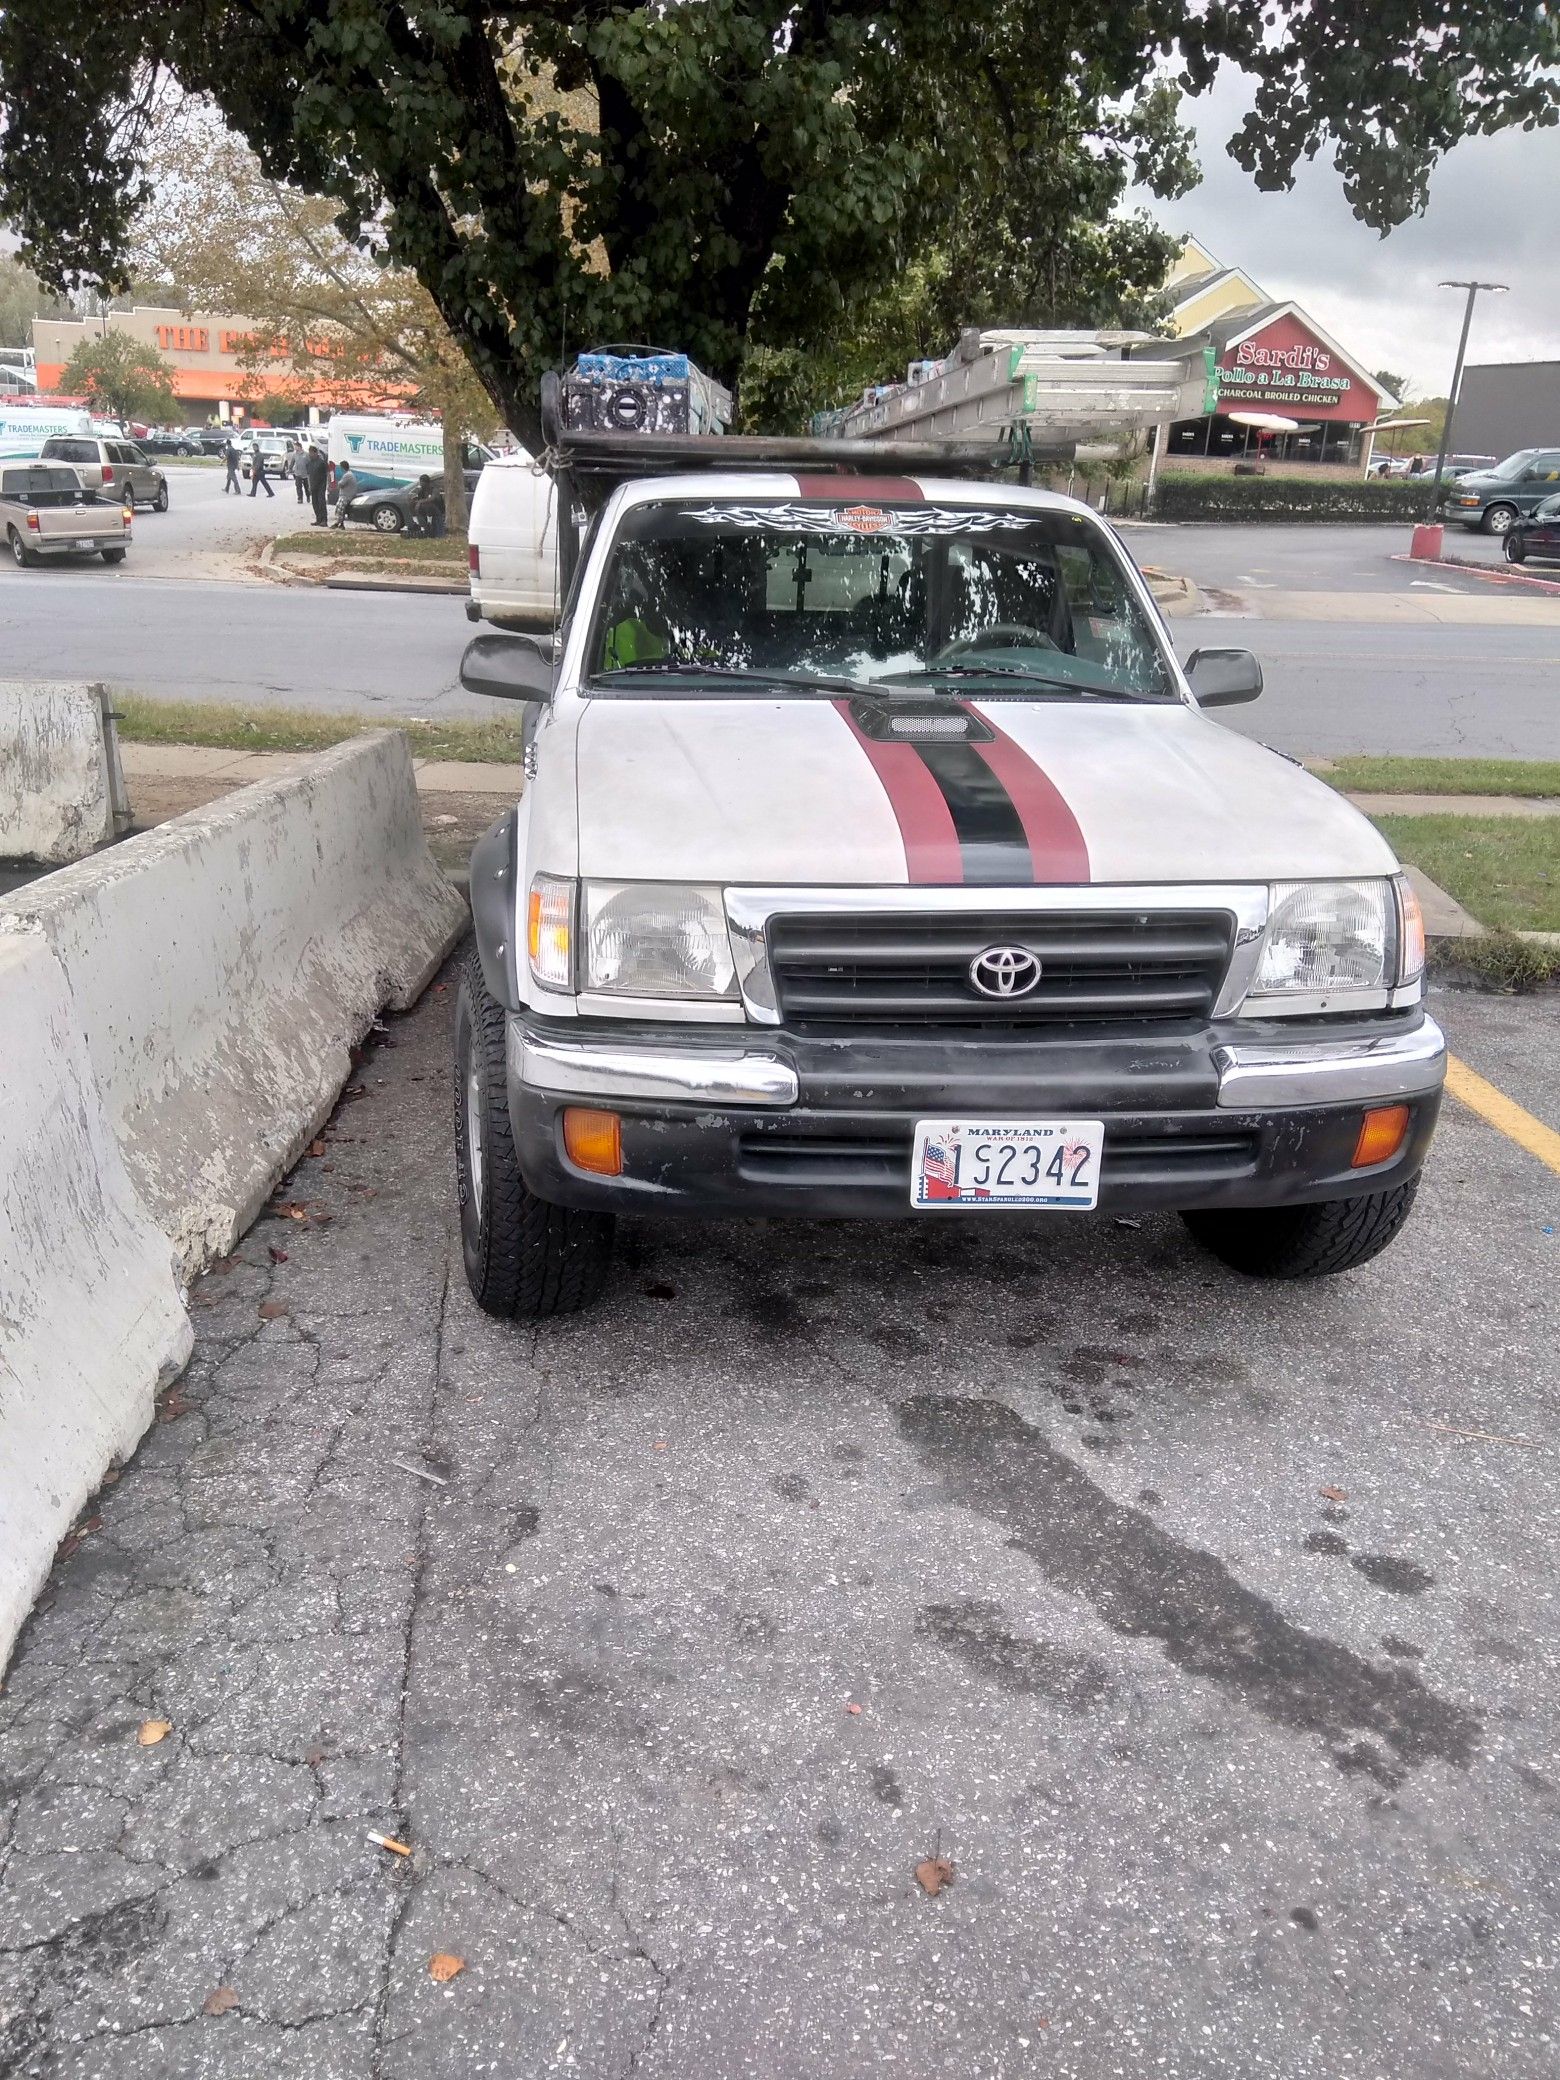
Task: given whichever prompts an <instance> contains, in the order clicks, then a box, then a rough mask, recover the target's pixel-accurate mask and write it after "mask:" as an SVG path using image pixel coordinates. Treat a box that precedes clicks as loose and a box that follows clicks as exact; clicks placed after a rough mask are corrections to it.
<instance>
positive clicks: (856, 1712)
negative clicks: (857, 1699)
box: [845, 1704, 861, 1719]
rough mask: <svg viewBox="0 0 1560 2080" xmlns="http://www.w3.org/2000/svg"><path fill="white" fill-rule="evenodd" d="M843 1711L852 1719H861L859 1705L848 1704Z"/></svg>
mask: <svg viewBox="0 0 1560 2080" xmlns="http://www.w3.org/2000/svg"><path fill="white" fill-rule="evenodd" d="M845 1709H846V1711H847V1712H849V1713H850V1715H851V1717H852V1718H853V1719H859V1718H860V1717H861V1706H860V1705H859V1704H848V1705H846V1707H845Z"/></svg>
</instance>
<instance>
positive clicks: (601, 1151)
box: [563, 1105, 623, 1177]
mask: <svg viewBox="0 0 1560 2080" xmlns="http://www.w3.org/2000/svg"><path fill="white" fill-rule="evenodd" d="M563 1146H564V1149H565V1151H566V1153H567V1155H568V1158H569V1161H570V1162H571V1163H572V1164H573V1165H574V1167H575V1169H576V1170H589V1171H591V1172H592V1173H593V1174H594V1175H595V1176H597V1177H621V1176H622V1174H623V1123H622V1121H621V1120H620V1119H619V1118H618V1116H617V1114H616V1113H615V1112H592V1111H591V1110H590V1109H589V1108H588V1107H587V1106H584V1105H570V1106H568V1107H566V1108H565V1111H564V1115H563Z"/></svg>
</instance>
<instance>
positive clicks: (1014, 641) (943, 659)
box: [932, 621, 1060, 664]
mask: <svg viewBox="0 0 1560 2080" xmlns="http://www.w3.org/2000/svg"><path fill="white" fill-rule="evenodd" d="M1004 647H1005V648H1008V649H1013V650H1017V649H1025V650H1055V649H1058V648H1059V647H1060V645H1059V644H1058V643H1057V642H1056V640H1055V638H1054V637H1053V636H1048V635H1047V634H1046V632H1045V630H1044V629H1043V628H1031V627H1030V626H1029V624H1028V622H1027V621H993V623H992V624H991V626H990V628H983V629H980V630H978V631H977V632H976V634H974V635H971V636H955V637H954V639H953V641H952V642H951V643H944V644H943V646H942V648H941V649H940V650H939V651H938V653H937V655H936V656H935V657H934V658H933V659H932V663H933V664H946V663H947V662H948V661H949V659H950V658H954V657H963V656H965V655H966V654H967V653H968V652H969V651H971V650H991V649H1000V648H1004Z"/></svg>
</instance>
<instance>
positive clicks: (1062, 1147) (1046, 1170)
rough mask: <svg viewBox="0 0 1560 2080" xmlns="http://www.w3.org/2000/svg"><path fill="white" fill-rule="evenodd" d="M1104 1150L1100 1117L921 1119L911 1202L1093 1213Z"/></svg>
mask: <svg viewBox="0 0 1560 2080" xmlns="http://www.w3.org/2000/svg"><path fill="white" fill-rule="evenodd" d="M1104 1148H1105V1124H1104V1121H1103V1120H1097V1119H1027V1120H976V1119H923V1120H917V1122H916V1128H915V1152H914V1156H913V1158H912V1161H911V1165H910V1204H911V1205H912V1206H914V1207H917V1208H927V1207H932V1208H935V1207H939V1206H955V1207H964V1206H1018V1207H1025V1206H1028V1207H1044V1206H1051V1207H1078V1208H1087V1207H1090V1206H1093V1205H1094V1204H1095V1203H1096V1202H1097V1201H1098V1199H1099V1195H1100V1160H1101V1157H1102V1155H1103V1152H1104Z"/></svg>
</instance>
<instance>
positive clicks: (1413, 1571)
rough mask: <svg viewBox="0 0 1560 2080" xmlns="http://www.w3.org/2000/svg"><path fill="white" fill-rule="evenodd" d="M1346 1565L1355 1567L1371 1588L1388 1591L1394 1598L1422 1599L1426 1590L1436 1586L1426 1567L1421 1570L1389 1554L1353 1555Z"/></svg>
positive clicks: (1410, 1562) (1407, 1561) (1417, 1566)
mask: <svg viewBox="0 0 1560 2080" xmlns="http://www.w3.org/2000/svg"><path fill="white" fill-rule="evenodd" d="M1349 1565H1350V1566H1351V1567H1354V1568H1358V1570H1359V1572H1360V1573H1361V1574H1362V1575H1364V1577H1365V1579H1366V1581H1367V1582H1369V1583H1370V1584H1371V1585H1372V1586H1373V1587H1374V1588H1377V1589H1389V1590H1390V1591H1391V1592H1392V1594H1393V1595H1394V1596H1423V1595H1424V1593H1425V1591H1426V1590H1427V1589H1433V1588H1434V1587H1435V1576H1434V1575H1433V1574H1431V1573H1430V1571H1429V1569H1428V1568H1424V1567H1421V1566H1420V1565H1419V1562H1418V1561H1417V1560H1399V1559H1397V1558H1396V1557H1395V1556H1394V1555H1393V1554H1391V1553H1354V1554H1351V1556H1350V1559H1349Z"/></svg>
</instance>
